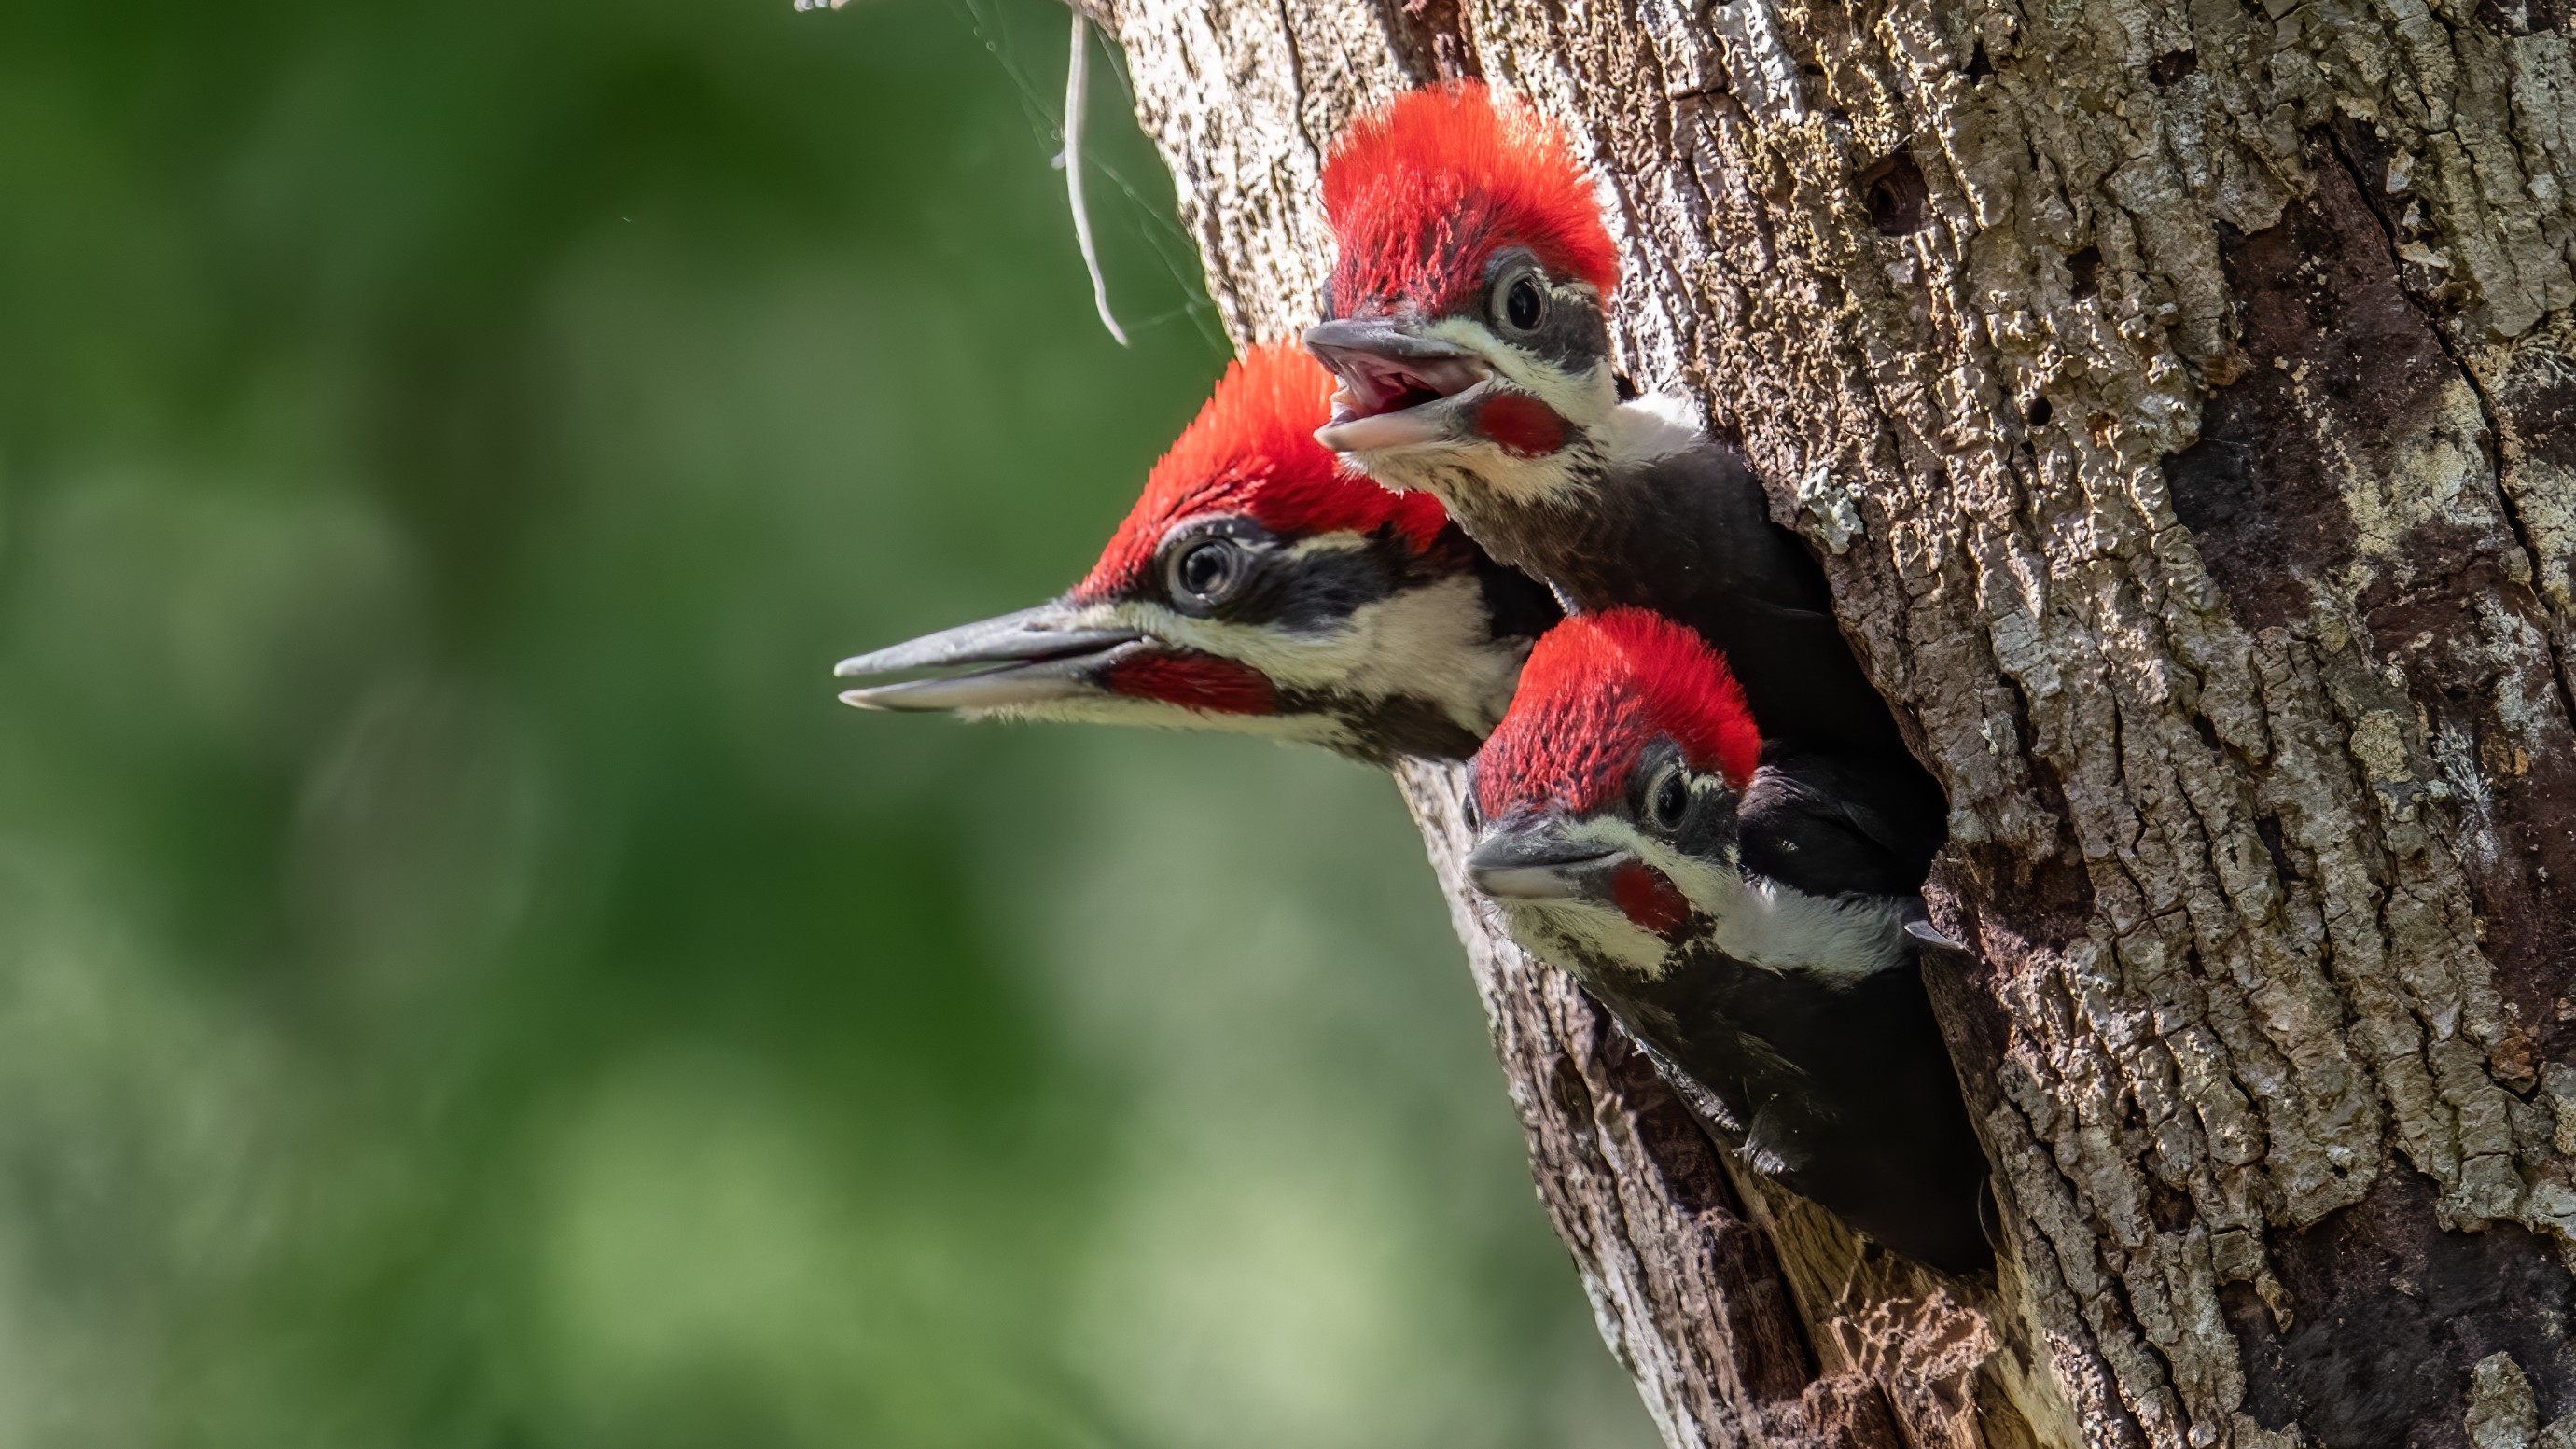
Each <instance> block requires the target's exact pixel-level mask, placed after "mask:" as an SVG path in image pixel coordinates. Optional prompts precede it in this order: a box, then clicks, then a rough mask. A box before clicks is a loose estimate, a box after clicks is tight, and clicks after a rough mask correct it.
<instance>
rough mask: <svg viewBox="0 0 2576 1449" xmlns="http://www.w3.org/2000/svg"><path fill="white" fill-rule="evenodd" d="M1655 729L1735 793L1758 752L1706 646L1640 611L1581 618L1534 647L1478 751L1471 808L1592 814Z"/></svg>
mask: <svg viewBox="0 0 2576 1449" xmlns="http://www.w3.org/2000/svg"><path fill="white" fill-rule="evenodd" d="M1659 736H1669V737H1670V738H1671V739H1672V740H1673V741H1674V742H1675V743H1677V744H1679V745H1680V746H1681V748H1682V758H1683V759H1684V760H1685V761H1687V762H1688V763H1689V765H1690V767H1691V768H1692V769H1695V770H1710V769H1714V770H1717V771H1719V772H1721V773H1722V774H1724V775H1725V776H1726V780H1727V783H1728V784H1730V785H1733V786H1735V787H1736V788H1737V789H1739V790H1740V789H1742V788H1744V784H1745V782H1746V781H1747V780H1750V779H1751V778H1752V777H1753V768H1754V765H1755V764H1756V763H1757V762H1758V761H1759V759H1760V757H1761V754H1762V735H1761V732H1760V731H1759V730H1758V729H1757V728H1755V726H1754V723H1753V714H1752V712H1751V711H1750V710H1748V709H1746V708H1745V704H1744V691H1743V690H1742V689H1740V688H1738V687H1737V686H1736V683H1735V676H1734V675H1733V674H1731V673H1729V672H1728V671H1727V668H1726V660H1725V659H1724V658H1722V657H1720V656H1719V654H1718V653H1717V651H1716V650H1714V649H1711V648H1709V647H1708V643H1707V641H1705V640H1703V639H1701V638H1700V637H1699V635H1697V634H1696V633H1693V632H1692V631H1691V630H1689V629H1687V628H1685V627H1683V626H1682V625H1680V624H1676V623H1674V622H1673V621H1672V620H1670V619H1667V618H1665V617H1664V616H1663V615H1661V614H1655V613H1649V612H1647V611H1646V610H1644V609H1608V610H1604V611H1603V612H1601V613H1598V614H1577V615H1575V616H1574V617H1573V618H1570V619H1568V620H1566V621H1565V622H1564V623H1562V624H1559V625H1557V626H1556V627H1555V628H1553V629H1550V630H1549V631H1548V632H1547V634H1546V635H1545V636H1544V637H1542V638H1541V639H1540V640H1539V641H1538V644H1537V646H1536V647H1535V648H1533V649H1531V650H1530V657H1529V663H1528V664H1527V665H1526V666H1524V667H1523V668H1522V670H1521V683H1520V691H1519V693H1517V694H1515V695H1513V696H1512V707H1511V709H1510V710H1509V711H1508V712H1507V713H1505V714H1504V716H1503V722H1502V724H1501V725H1499V726H1497V727H1496V728H1495V730H1494V733H1493V736H1492V738H1490V739H1488V740H1486V741H1485V747H1484V749H1483V750H1481V751H1479V752H1478V753H1477V755H1476V805H1477V808H1478V809H1480V810H1482V811H1483V812H1484V815H1485V818H1486V819H1488V820H1500V819H1503V818H1504V817H1506V816H1508V815H1510V814H1512V813H1513V812H1514V811H1516V810H1519V809H1523V808H1545V807H1549V806H1555V807H1558V808H1560V809H1564V810H1569V811H1572V812H1573V813H1575V814H1578V815H1580V814H1589V813H1591V812H1592V811H1594V810H1597V809H1599V808H1600V807H1601V806H1602V805H1604V804H1606V803H1608V802H1609V801H1611V800H1614V799H1616V798H1618V795H1619V792H1620V791H1621V790H1623V789H1625V788H1626V786H1627V783H1628V776H1629V774H1630V772H1631V771H1633V770H1635V769H1636V767H1637V757H1638V756H1639V755H1640V754H1642V753H1643V752H1644V751H1645V748H1646V746H1647V745H1649V744H1651V743H1652V742H1653V741H1654V740H1655V739H1656V738H1658V737H1659Z"/></svg>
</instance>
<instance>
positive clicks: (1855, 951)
mask: <svg viewBox="0 0 2576 1449" xmlns="http://www.w3.org/2000/svg"><path fill="white" fill-rule="evenodd" d="M1710 783H1711V782H1709V781H1706V780H1698V781H1694V782H1693V786H1694V788H1695V789H1696V788H1706V787H1707V786H1708V785H1709V784H1710ZM1565 835H1566V838H1568V839H1570V840H1579V841H1582V842H1584V843H1586V844H1590V845H1598V846H1601V847H1602V848H1604V849H1609V850H1624V851H1626V852H1628V853H1629V854H1631V855H1633V856H1635V857H1636V858H1637V859H1639V860H1641V861H1643V862H1645V863H1646V864H1647V865H1650V866H1653V867H1654V868H1655V869H1656V870H1659V871H1661V872H1663V873H1664V876H1665V878H1666V879H1668V880H1670V881H1671V882H1672V883H1673V885H1674V886H1675V887H1676V888H1678V889H1679V890H1680V891H1681V893H1682V897H1683V898H1684V899H1685V900H1688V901H1689V902H1690V903H1691V906H1692V908H1693V909H1695V910H1697V911H1699V912H1700V913H1701V914H1702V915H1705V916H1707V917H1708V918H1709V920H1710V922H1711V923H1712V924H1711V932H1710V942H1711V944H1713V945H1715V946H1716V947H1717V948H1718V949H1719V950H1721V951H1724V952H1725V953H1726V954H1727V955H1729V956H1732V957H1734V958H1735V959H1736V960H1738V961H1741V962H1743V963H1744V964H1746V965H1748V966H1757V967H1760V968H1761V969H1763V970H1765V971H1771V972H1779V973H1787V972H1791V971H1803V972H1809V973H1812V974H1814V975H1816V976H1819V977H1822V978H1824V979H1825V980H1827V981H1830V982H1833V983H1835V984H1844V983H1848V982H1851V981H1856V980H1859V979H1860V978H1862V977H1864V976H1869V975H1872V974H1875V973H1877V972H1880V971H1884V970H1886V969H1888V968H1889V967H1892V966H1897V965H1900V964H1902V963H1903V962H1905V961H1906V960H1907V959H1909V957H1910V948H1909V947H1908V945H1907V938H1906V935H1905V909H1904V907H1903V905H1902V904H1900V903H1899V902H1897V901H1894V900H1892V899H1889V898H1887V897H1884V896H1858V897H1851V898H1846V899H1834V898H1830V897H1826V896H1811V895H1809V894H1807V893H1806V892H1804V891H1799V890H1792V889H1790V888H1789V887H1787V886H1784V885H1782V884H1780V883H1779V882H1778V881H1775V880H1771V879H1769V878H1768V877H1765V876H1747V875H1745V874H1744V873H1743V872H1742V871H1741V870H1739V869H1738V868H1737V867H1736V866H1735V864H1734V862H1733V861H1731V860H1729V861H1723V862H1719V861H1708V860H1702V859H1700V858H1698V857H1697V856H1691V855H1684V854H1683V853H1682V852H1680V851H1678V850H1675V849H1674V848H1673V847H1672V845H1671V843H1670V842H1668V841H1665V840H1662V839H1659V838H1657V837H1655V836H1652V835H1649V834H1647V833H1646V832H1644V831H1641V830H1639V829H1637V828H1636V827H1635V826H1633V825H1631V824H1629V823H1628V822H1627V821H1626V820H1623V819H1620V818H1619V817H1617V816H1614V815H1600V816H1595V817H1593V818H1592V819H1589V820H1585V821H1581V822H1579V823H1577V824H1575V825H1573V826H1571V827H1569V828H1568V829H1567V830H1566V831H1565ZM1591 914H1593V915H1596V916H1597V915H1610V916H1614V917H1617V919H1619V920H1620V921H1622V922H1625V921H1626V920H1627V918H1626V917H1625V916H1624V915H1621V914H1620V913H1618V912H1617V911H1615V910H1606V909H1604V908H1601V907H1597V906H1596V907H1593V908H1591ZM1630 929H1631V930H1635V929H1636V928H1635V927H1634V926H1631V927H1630ZM1639 934H1645V933H1644V932H1639ZM1650 939H1651V938H1650ZM1661 946H1662V943H1661V942H1660V941H1658V942H1657V948H1658V950H1660V949H1661Z"/></svg>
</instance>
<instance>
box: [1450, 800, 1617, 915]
mask: <svg viewBox="0 0 2576 1449" xmlns="http://www.w3.org/2000/svg"><path fill="white" fill-rule="evenodd" d="M1563 825H1564V822H1563V821H1562V820H1559V819H1557V818H1556V817H1554V816H1540V817H1538V818H1535V819H1531V820H1528V821H1524V822H1522V823H1519V824H1516V825H1511V826H1506V827H1504V828H1502V829H1498V830H1496V831H1494V832H1493V833H1491V834H1489V835H1487V836H1486V837H1485V838H1484V839H1483V840H1481V841H1479V842H1477V844H1476V848H1475V849H1474V850H1473V851H1471V852H1469V853H1468V856H1467V881H1468V883H1469V884H1471V885H1473V886H1474V887H1475V888H1476V889H1477V890H1479V891H1481V892H1483V893H1484V894H1486V895H1488V896H1491V897H1493V898H1494V899H1496V900H1498V901H1567V900H1578V899H1581V898H1583V897H1585V896H1591V895H1597V894H1599V893H1600V891H1601V883H1602V882H1603V881H1605V880H1607V879H1608V878H1609V875H1610V873H1611V872H1612V871H1614V870H1616V869H1618V868H1619V866H1620V865H1622V864H1623V863H1625V862H1626V861H1627V860H1628V858H1629V857H1628V852H1626V851H1624V850H1619V849H1617V848H1615V847H1610V846H1604V845H1601V844H1599V843H1598V842H1595V841H1588V840H1568V839H1567V838H1566V837H1565V835H1564V834H1563V830H1562V827H1563Z"/></svg>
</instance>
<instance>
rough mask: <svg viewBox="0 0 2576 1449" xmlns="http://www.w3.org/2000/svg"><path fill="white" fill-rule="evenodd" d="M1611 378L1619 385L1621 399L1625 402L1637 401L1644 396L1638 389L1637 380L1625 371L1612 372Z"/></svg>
mask: <svg viewBox="0 0 2576 1449" xmlns="http://www.w3.org/2000/svg"><path fill="white" fill-rule="evenodd" d="M1610 380H1611V381H1612V382H1613V383H1615V384H1617V385H1618V388H1619V401H1621V402H1623V403H1624V402H1635V401H1636V400H1637V399H1638V398H1639V397H1642V396H1644V394H1642V393H1640V392H1638V391H1637V380H1636V379H1635V378H1633V377H1630V376H1629V375H1628V374H1626V373H1624V372H1614V373H1612V374H1610Z"/></svg>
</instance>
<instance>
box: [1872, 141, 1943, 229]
mask: <svg viewBox="0 0 2576 1449" xmlns="http://www.w3.org/2000/svg"><path fill="white" fill-rule="evenodd" d="M1860 194H1861V200H1862V201H1863V202H1865V203H1867V205H1868V206H1869V224H1870V225H1871V226H1873V227H1876V228H1877V229H1878V234H1879V235H1880V236H1910V235H1912V234H1913V233H1915V232H1918V231H1921V230H1922V229H1923V228H1924V227H1925V226H1926V225H1928V224H1930V222H1931V211H1932V208H1931V207H1930V205H1929V204H1928V192H1927V190H1926V188H1925V187H1924V185H1923V168H1921V167H1919V166H1917V165H1915V164H1914V158H1913V157H1912V156H1909V155H1907V154H1906V153H1904V152H1903V151H1899V152H1897V153H1896V154H1895V155H1893V156H1890V157H1888V158H1887V159H1886V160H1884V161H1881V162H1879V163H1878V164H1877V165H1875V166H1872V167H1870V168H1869V169H1868V170H1866V171H1864V172H1862V173H1861V174H1860Z"/></svg>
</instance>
